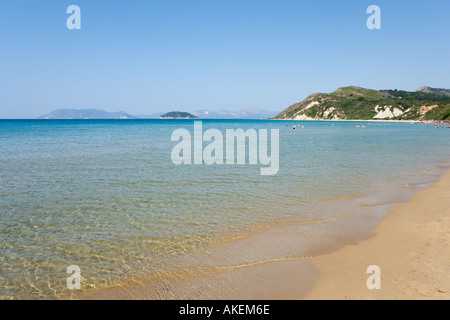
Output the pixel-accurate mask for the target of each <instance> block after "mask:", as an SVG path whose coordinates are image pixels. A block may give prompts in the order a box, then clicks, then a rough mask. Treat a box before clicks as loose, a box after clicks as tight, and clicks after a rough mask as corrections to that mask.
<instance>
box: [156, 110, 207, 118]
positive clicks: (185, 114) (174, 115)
mask: <svg viewBox="0 0 450 320" xmlns="http://www.w3.org/2000/svg"><path fill="white" fill-rule="evenodd" d="M160 119H198V117H196V116H194V115H193V114H190V113H189V112H181V111H172V112H168V113H165V114H163V115H162V116H160Z"/></svg>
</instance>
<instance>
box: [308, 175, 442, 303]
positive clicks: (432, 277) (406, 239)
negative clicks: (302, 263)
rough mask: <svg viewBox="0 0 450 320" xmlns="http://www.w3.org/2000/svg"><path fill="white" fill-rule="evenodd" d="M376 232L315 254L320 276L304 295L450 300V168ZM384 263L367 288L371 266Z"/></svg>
mask: <svg viewBox="0 0 450 320" xmlns="http://www.w3.org/2000/svg"><path fill="white" fill-rule="evenodd" d="M375 232H376V235H375V236H374V237H372V238H370V239H368V240H364V241H361V242H359V243H358V244H357V245H352V246H347V247H344V248H342V249H340V250H338V251H335V252H333V253H331V254H326V255H323V256H318V257H315V258H313V260H312V261H313V263H314V265H315V266H316V267H317V268H318V269H319V272H320V276H319V280H318V281H317V282H316V284H315V286H314V287H313V289H312V290H311V291H310V292H309V293H308V294H307V295H306V296H305V299H333V300H334V299H389V300H390V299H450V171H448V172H447V173H445V174H444V175H443V176H442V177H441V179H440V181H439V182H437V183H435V184H433V185H432V186H431V187H430V188H427V189H424V190H421V191H418V192H417V193H415V194H414V196H413V198H412V200H411V202H409V203H402V204H397V205H395V206H393V207H392V208H391V213H390V214H389V215H388V216H386V217H385V218H384V219H383V220H382V222H381V223H380V225H379V226H378V227H377V228H376V230H375ZM371 265H377V266H379V267H380V268H381V290H369V289H368V288H367V284H366V283H367V279H368V277H369V276H370V275H369V274H367V273H366V271H367V267H369V266H371Z"/></svg>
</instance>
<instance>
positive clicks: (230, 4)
mask: <svg viewBox="0 0 450 320" xmlns="http://www.w3.org/2000/svg"><path fill="white" fill-rule="evenodd" d="M72 4H76V5H78V6H79V7H80V8H81V23H82V29H81V30H72V31H71V30H68V29H67V27H66V20H67V18H68V17H69V15H68V14H67V13H66V9H67V7H68V6H69V5H72ZM372 4H376V5H378V6H380V8H381V12H382V29H381V30H369V29H367V27H366V20H367V18H368V17H369V15H368V14H367V13H366V10H367V7H368V6H369V5H372ZM449 35H450V1H448V0H427V1H425V0H408V1H405V0H395V1H393V0H371V1H366V0H344V1H334V0H314V1H301V0H270V1H269V0H209V1H206V0H158V1H152V0H150V1H149V0H147V1H140V0H134V1H106V0H95V1H92V0H86V1H83V0H71V1H65V0H58V1H55V0H40V1H32V0H28V1H25V0H2V1H0V118H34V117H37V116H39V115H42V114H45V113H47V112H50V111H52V110H54V109H59V108H99V109H105V110H108V111H118V110H123V111H126V112H129V113H131V114H151V113H155V112H160V111H172V110H182V111H193V110H197V109H211V110H214V109H228V110H239V109H241V108H260V109H266V110H271V111H282V110H283V109H284V108H286V107H288V106H289V105H290V104H292V103H295V102H298V101H301V100H302V99H304V98H305V97H307V96H308V95H309V94H311V93H314V92H331V91H333V90H335V89H336V88H338V87H341V86H348V85H358V86H363V87H367V88H372V89H386V88H398V89H404V90H415V89H417V88H419V87H420V86H423V85H428V86H432V87H446V88H450V41H449V39H450V36H449Z"/></svg>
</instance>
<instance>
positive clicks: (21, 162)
mask: <svg viewBox="0 0 450 320" xmlns="http://www.w3.org/2000/svg"><path fill="white" fill-rule="evenodd" d="M195 121H198V120H0V299H2V300H4V299H67V298H74V299H76V298H82V297H83V296H84V295H91V294H94V295H95V293H96V292H100V291H101V292H105V290H113V288H117V287H120V286H124V285H128V284H130V283H151V282H155V283H161V279H164V281H163V282H164V285H155V286H154V289H153V290H154V291H153V292H152V295H150V296H149V297H150V298H161V299H165V298H175V299H176V298H197V297H202V298H205V297H206V298H209V297H211V298H217V297H219V298H220V297H221V292H223V290H225V289H224V288H228V289H229V288H230V287H233V286H234V287H235V288H237V289H236V290H235V291H233V292H232V293H230V291H228V292H229V293H230V294H229V295H227V297H231V298H233V297H235V298H242V297H244V298H246V296H245V295H240V293H239V288H238V287H236V286H235V283H233V281H236V279H235V278H233V277H229V278H221V279H222V280H220V281H217V282H216V283H214V280H211V282H210V284H209V286H206V287H202V289H201V290H199V288H198V287H197V288H194V287H195V284H194V285H192V283H195V281H187V280H186V279H188V278H189V277H192V279H199V278H201V277H203V278H209V279H214V278H215V277H216V276H217V275H219V274H221V273H224V272H230V270H232V269H233V268H241V269H242V268H244V269H245V268H247V267H250V266H255V265H258V264H264V263H265V262H273V261H285V260H286V261H287V260H289V259H302V258H304V259H306V258H309V257H312V256H314V255H317V254H321V253H323V252H327V251H331V250H334V249H336V248H338V247H341V246H343V245H347V244H350V243H355V242H357V241H359V240H361V239H364V238H367V237H370V236H371V232H372V230H373V228H374V227H375V226H376V225H377V224H378V223H379V221H380V219H381V218H382V217H383V216H385V215H386V214H388V212H389V207H390V206H391V205H392V204H395V203H399V202H407V201H409V200H410V198H411V196H412V194H413V193H414V192H415V191H417V190H420V189H421V188H425V187H427V186H428V185H429V184H430V183H433V182H436V181H438V179H439V177H440V176H441V175H442V173H443V172H445V171H446V170H448V169H449V168H450V161H449V160H450V129H449V128H448V126H443V125H440V126H439V128H437V127H436V126H435V125H433V124H423V123H403V122H401V123H395V122H370V121H367V122H359V123H358V122H354V121H320V122H319V121H318V122H314V121H304V122H301V121H271V120H203V121H202V126H203V130H208V129H217V130H219V131H221V132H223V133H224V136H225V132H226V130H228V129H232V130H236V129H243V130H244V131H245V130H248V129H254V130H256V131H258V130H262V129H267V130H269V131H268V132H269V134H270V130H271V129H277V130H279V170H278V172H277V174H275V175H261V170H260V169H261V167H263V166H262V165H261V164H259V163H257V164H249V163H246V164H237V163H235V164H212V165H208V164H176V163H174V161H173V160H172V155H171V154H172V150H173V148H174V147H175V146H176V145H177V143H178V142H174V141H172V139H171V137H172V133H173V132H174V131H175V130H177V129H185V130H187V131H189V132H191V133H192V134H194V125H195ZM301 125H303V126H304V127H303V129H302V128H301ZM293 126H295V127H296V129H295V130H294V129H293ZM203 144H204V146H207V145H208V142H204V143H203ZM269 151H270V145H269ZM224 156H225V155H224ZM247 158H248V157H247ZM70 266H77V267H78V268H79V270H80V274H81V280H80V282H81V289H80V290H77V289H73V287H72V288H69V287H70V286H69V285H68V282H70V281H72V280H73V278H70V276H72V272H73V271H72V270H73V269H69V270H68V268H69V267H70ZM181 275H182V276H181ZM259 277H264V274H261V275H260V276H259ZM69 278H70V279H69ZM180 278H183V279H184V280H183V281H184V282H183V283H184V287H183V288H182V290H180V288H179V287H180V282H179V283H178V284H177V285H176V286H175V285H173V286H171V283H172V284H173V283H175V282H176V281H180ZM223 279H225V280H223ZM233 279H234V280H233ZM260 280H261V281H262V280H263V279H259V280H258V278H252V277H246V281H248V283H247V284H246V285H248V286H250V287H251V286H252V283H251V281H255V282H258V281H260ZM227 281H228V283H227ZM175 287H177V288H178V289H177V290H172V289H171V288H175ZM199 291H201V295H199ZM253 292H255V290H253ZM256 293H257V292H256ZM256 297H258V296H257V295H256Z"/></svg>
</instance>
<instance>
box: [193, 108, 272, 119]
mask: <svg viewBox="0 0 450 320" xmlns="http://www.w3.org/2000/svg"><path fill="white" fill-rule="evenodd" d="M192 114H194V115H196V116H197V117H199V118H201V119H268V118H271V117H273V116H275V115H276V112H268V111H265V110H259V109H253V108H246V109H242V110H240V111H226V110H215V111H210V110H196V111H194V112H192Z"/></svg>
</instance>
